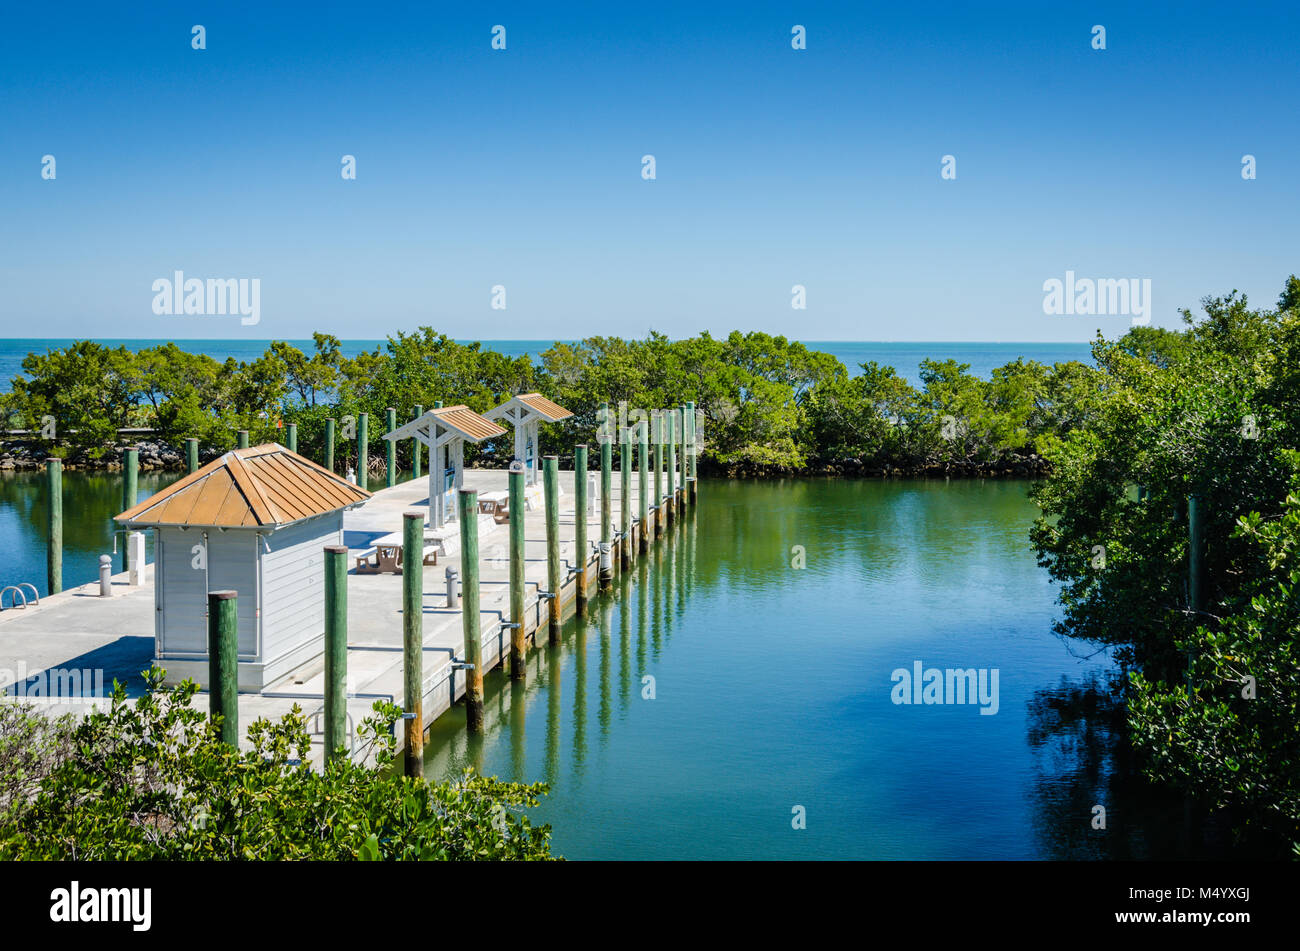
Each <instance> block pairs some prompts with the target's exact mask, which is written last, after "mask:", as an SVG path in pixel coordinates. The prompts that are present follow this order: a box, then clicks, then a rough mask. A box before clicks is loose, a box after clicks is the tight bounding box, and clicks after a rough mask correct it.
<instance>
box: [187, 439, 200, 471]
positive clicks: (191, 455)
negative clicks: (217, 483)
mask: <svg viewBox="0 0 1300 951" xmlns="http://www.w3.org/2000/svg"><path fill="white" fill-rule="evenodd" d="M185 469H186V471H187V472H198V471H199V441H198V440H197V439H195V438H194V437H193V436H190V437H189V438H188V439H186V440H185Z"/></svg>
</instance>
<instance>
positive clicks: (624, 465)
mask: <svg viewBox="0 0 1300 951" xmlns="http://www.w3.org/2000/svg"><path fill="white" fill-rule="evenodd" d="M618 474H619V487H620V489H621V490H622V493H623V494H622V497H621V498H620V499H619V500H618V527H619V531H620V532H621V533H622V536H623V537H622V538H620V539H619V541H618V563H619V567H620V569H621V570H623V571H627V570H628V569H629V568H631V567H632V430H631V429H627V428H624V429H622V430H621V431H620V432H619V434H618Z"/></svg>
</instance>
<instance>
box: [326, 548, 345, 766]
mask: <svg viewBox="0 0 1300 951" xmlns="http://www.w3.org/2000/svg"><path fill="white" fill-rule="evenodd" d="M347 691H348V546H347V545H326V546H325V761H326V762H329V761H330V760H332V759H334V758H335V757H336V756H338V754H339V752H340V751H341V750H342V748H343V746H344V744H345V742H346V740H347V726H348V692H347Z"/></svg>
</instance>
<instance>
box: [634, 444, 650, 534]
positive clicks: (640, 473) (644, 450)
mask: <svg viewBox="0 0 1300 951" xmlns="http://www.w3.org/2000/svg"><path fill="white" fill-rule="evenodd" d="M646 429H647V427H646V421H645V420H644V419H643V420H641V421H640V422H639V423H637V424H636V435H637V447H636V448H637V484H638V488H639V491H638V492H637V507H638V509H640V512H641V533H640V538H638V539H637V547H638V548H640V549H641V554H643V555H644V554H646V552H648V551H649V550H650V539H649V537H648V535H647V533H648V532H649V530H650V522H649V520H648V519H647V516H648V515H649V514H650V510H649V502H648V501H647V500H646V490H647V488H648V486H647V485H646V482H647V480H648V479H649V476H650V473H648V472H647V471H646V465H647V464H648V461H649V451H648V450H649V446H648V445H647V442H648V439H647V435H646Z"/></svg>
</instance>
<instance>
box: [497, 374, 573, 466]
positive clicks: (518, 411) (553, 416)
mask: <svg viewBox="0 0 1300 951" xmlns="http://www.w3.org/2000/svg"><path fill="white" fill-rule="evenodd" d="M485 415H486V416H487V418H488V419H500V420H505V421H506V422H508V423H510V424H511V425H512V426H513V427H514V430H515V460H516V461H517V462H521V463H523V465H524V468H525V472H526V473H527V475H526V478H527V480H528V482H529V483H530V484H535V483H536V482H537V469H538V466H537V431H538V427H540V426H541V424H542V423H544V422H546V423H555V422H559V421H560V420H562V419H568V418H569V417H570V416H572V415H573V414H572V413H571V412H569V411H568V410H567V409H565V408H564V407H563V406H561V405H559V404H558V403H552V402H551V401H550V400H548V399H547V398H546V397H545V396H543V395H542V394H541V393H520V394H519V395H518V396H513V397H511V398H510V399H508V400H506V401H505V402H504V403H502V404H501V405H500V406H498V407H496V409H492V410H488V412H487V413H486V414H485ZM530 449H531V450H533V451H532V452H531V453H530V452H529V450H530Z"/></svg>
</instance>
